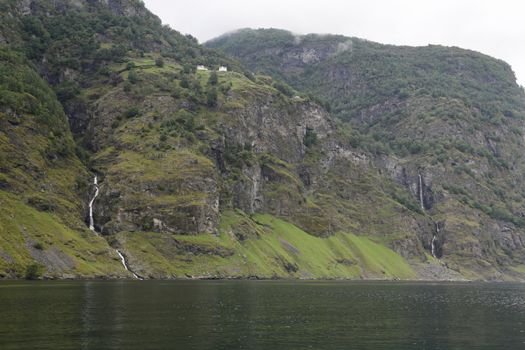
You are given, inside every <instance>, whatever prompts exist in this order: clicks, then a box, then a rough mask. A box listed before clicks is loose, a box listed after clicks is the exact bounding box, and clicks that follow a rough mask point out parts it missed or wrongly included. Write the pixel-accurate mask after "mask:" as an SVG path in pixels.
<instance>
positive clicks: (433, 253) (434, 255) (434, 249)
mask: <svg viewBox="0 0 525 350" xmlns="http://www.w3.org/2000/svg"><path fill="white" fill-rule="evenodd" d="M436 234H439V225H438V223H436ZM436 234H434V235H433V236H432V242H430V248H431V249H430V251H431V252H432V256H433V257H434V258H436V259H437V258H438V257H437V256H436V239H437V238H436Z"/></svg>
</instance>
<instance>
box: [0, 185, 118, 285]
mask: <svg viewBox="0 0 525 350" xmlns="http://www.w3.org/2000/svg"><path fill="white" fill-rule="evenodd" d="M0 242H1V243H0V277H23V274H24V271H25V268H26V267H27V266H29V265H31V264H33V263H35V262H36V263H38V264H40V265H42V266H43V275H44V276H45V277H62V278H63V277H67V276H69V277H91V278H92V277H122V276H126V275H127V274H126V272H125V271H124V269H123V267H122V266H121V265H120V261H119V259H118V257H117V255H116V254H115V252H114V251H113V250H111V249H110V247H109V246H108V244H107V242H106V240H105V239H103V238H102V237H100V236H97V235H94V234H93V233H92V232H91V231H88V230H84V231H82V232H78V231H74V230H72V229H71V228H69V227H67V226H66V225H64V224H63V223H62V222H61V220H60V218H58V217H57V216H56V215H53V214H51V213H47V212H41V211H38V210H36V209H35V208H32V207H30V206H28V205H27V204H24V203H23V202H22V201H21V200H19V199H18V198H17V197H16V196H14V195H11V194H9V193H6V192H4V191H0Z"/></svg>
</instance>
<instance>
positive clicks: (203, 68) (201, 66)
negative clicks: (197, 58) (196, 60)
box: [197, 65, 208, 70]
mask: <svg viewBox="0 0 525 350" xmlns="http://www.w3.org/2000/svg"><path fill="white" fill-rule="evenodd" d="M197 70H208V68H206V67H204V66H203V65H198V66H197Z"/></svg>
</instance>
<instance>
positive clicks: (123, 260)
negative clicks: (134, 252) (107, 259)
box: [115, 249, 142, 280]
mask: <svg viewBox="0 0 525 350" xmlns="http://www.w3.org/2000/svg"><path fill="white" fill-rule="evenodd" d="M115 251H116V252H117V254H118V256H119V257H120V261H121V262H122V266H124V268H125V269H126V271H129V272H131V273H132V274H133V277H135V279H138V280H141V279H142V278H140V277H139V276H138V275H137V274H136V273H135V272H133V271H131V270H130V269H129V267H128V263H127V262H126V258H125V257H124V255H122V253H121V252H120V250H118V249H115Z"/></svg>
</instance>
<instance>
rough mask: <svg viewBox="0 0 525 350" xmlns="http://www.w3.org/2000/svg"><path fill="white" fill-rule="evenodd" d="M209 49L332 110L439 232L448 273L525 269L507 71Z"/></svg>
mask: <svg viewBox="0 0 525 350" xmlns="http://www.w3.org/2000/svg"><path fill="white" fill-rule="evenodd" d="M207 46H208V47H212V48H216V49H219V50H221V51H222V52H224V53H226V54H229V55H231V56H232V57H234V58H237V59H240V60H241V61H242V62H243V63H244V64H245V65H246V66H247V67H248V68H250V69H252V70H254V71H256V72H260V73H265V74H270V75H273V76H276V77H279V78H280V79H283V80H285V81H286V82H288V83H289V84H291V85H292V86H294V87H295V88H299V89H303V90H305V91H307V92H309V93H311V94H314V95H317V96H320V97H322V98H324V99H325V100H327V101H328V102H329V103H330V105H331V106H332V113H333V114H334V115H335V116H337V117H338V118H339V119H341V120H343V121H345V122H346V123H348V124H349V125H351V127H349V128H350V129H351V132H350V134H349V135H348V136H349V138H348V141H349V142H350V144H351V145H353V146H355V147H357V148H360V149H363V150H365V151H366V153H368V154H369V155H370V157H371V158H372V160H371V163H372V164H373V166H374V167H375V168H377V169H379V170H380V171H381V172H382V174H384V175H387V176H388V177H390V178H392V179H393V180H394V181H396V182H397V183H398V184H400V185H402V186H404V187H405V188H406V189H407V190H408V191H410V192H411V195H412V198H414V199H415V200H417V201H418V202H419V207H420V208H421V210H422V211H424V213H425V214H426V215H427V216H428V217H429V218H430V219H431V220H432V221H433V222H434V227H435V228H434V229H433V230H434V232H433V235H435V240H434V243H435V245H436V247H435V248H436V252H437V253H436V254H437V255H438V256H439V257H440V258H443V259H444V260H447V262H448V263H449V265H450V266H452V265H455V266H456V268H457V269H461V266H463V268H464V267H465V266H469V267H470V268H472V269H474V270H476V271H479V272H481V271H482V270H491V269H493V270H492V271H493V272H494V274H495V275H498V272H497V271H495V270H498V269H499V268H500V267H502V266H505V265H507V264H510V265H512V264H515V263H521V261H523V257H524V256H523V248H524V247H523V244H522V240H523V227H524V225H523V216H522V212H523V196H522V194H521V193H522V192H523V185H522V184H523V167H524V159H523V153H524V152H523V151H524V143H523V132H524V127H525V125H524V122H523V120H524V117H525V94H524V93H523V89H522V88H520V87H518V86H517V85H516V82H515V77H514V74H513V73H512V70H511V69H510V67H509V66H508V65H507V64H506V63H504V62H502V61H498V60H495V59H493V58H490V57H487V56H484V55H481V54H479V53H476V52H472V51H467V50H462V49H458V48H446V47H440V46H428V47H420V48H413V47H395V46H389V45H380V44H376V43H372V42H368V41H364V40H360V39H356V38H348V37H343V36H334V35H306V36H296V35H292V34H291V33H289V32H286V31H280V30H273V29H269V30H249V29H248V30H240V31H238V32H236V33H233V34H231V35H225V36H223V37H220V38H218V39H215V40H212V41H210V42H209V43H207ZM425 230H428V228H425ZM427 242H428V243H425V247H427V248H428V247H429V246H430V245H431V242H432V237H430V239H428V238H427Z"/></svg>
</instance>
